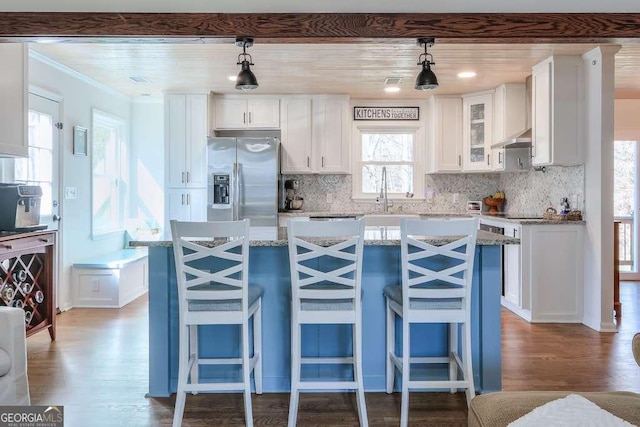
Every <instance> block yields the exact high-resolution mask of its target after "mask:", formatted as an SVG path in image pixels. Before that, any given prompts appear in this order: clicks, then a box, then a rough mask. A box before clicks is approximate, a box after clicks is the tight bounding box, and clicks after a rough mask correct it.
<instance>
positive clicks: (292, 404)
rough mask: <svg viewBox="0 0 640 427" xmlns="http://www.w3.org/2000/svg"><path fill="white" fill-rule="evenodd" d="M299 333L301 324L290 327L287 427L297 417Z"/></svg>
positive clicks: (294, 422)
mask: <svg viewBox="0 0 640 427" xmlns="http://www.w3.org/2000/svg"><path fill="white" fill-rule="evenodd" d="M300 333H301V325H300V324H298V323H296V322H295V321H294V323H293V324H292V327H291V399H290V401H289V427H295V425H296V421H297V419H298V400H299V398H300V390H299V389H298V383H299V382H300V357H301V356H300Z"/></svg>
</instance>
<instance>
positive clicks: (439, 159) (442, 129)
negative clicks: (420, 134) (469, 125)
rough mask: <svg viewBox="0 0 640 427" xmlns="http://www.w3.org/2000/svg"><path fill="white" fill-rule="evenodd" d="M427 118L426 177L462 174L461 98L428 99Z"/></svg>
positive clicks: (435, 97)
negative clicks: (428, 122) (449, 173)
mask: <svg viewBox="0 0 640 427" xmlns="http://www.w3.org/2000/svg"><path fill="white" fill-rule="evenodd" d="M427 117H428V120H429V121H430V124H429V126H427V141H428V147H429V148H428V150H427V173H437V172H460V171H462V150H463V148H462V97H460V96H432V97H431V98H430V99H429V110H428V113H427Z"/></svg>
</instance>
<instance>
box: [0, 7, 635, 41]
mask: <svg viewBox="0 0 640 427" xmlns="http://www.w3.org/2000/svg"><path fill="white" fill-rule="evenodd" d="M242 35H248V36H252V37H254V38H256V39H259V40H260V41H261V42H282V43H284V42H287V43H290V42H303V43H328V42H339V43H343V42H370V41H376V40H377V39H405V40H406V39H415V38H417V37H424V36H429V37H435V38H437V39H438V41H439V42H466V43H468V42H476V43H478V42H479V43H482V42H485V43H531V42H538V43H540V42H556V43H557V42H561V43H568V42H589V43H591V42H594V41H595V42H619V41H624V40H629V39H640V13H605V14H602V13H458V14H454V13H452V14H443V13H414V14H412V13H394V14H385V13H351V14H349V13H345V14H343V13H340V14H338V13H264V14H246V13H241V14H221V13H80V12H77V13H76V12H62V13H58V12H55V13H54V12H51V13H49V12H28V13H27V12H24V13H23V12H5V13H0V40H4V41H34V40H36V39H38V38H58V39H60V40H61V41H66V42H74V41H75V42H77V41H87V40H89V39H90V38H96V39H95V40H93V41H112V42H131V41H134V42H143V41H144V42H160V43H163V42H164V43H167V42H169V43H174V42H180V43H216V42H228V41H230V40H232V39H234V38H235V37H236V36H242Z"/></svg>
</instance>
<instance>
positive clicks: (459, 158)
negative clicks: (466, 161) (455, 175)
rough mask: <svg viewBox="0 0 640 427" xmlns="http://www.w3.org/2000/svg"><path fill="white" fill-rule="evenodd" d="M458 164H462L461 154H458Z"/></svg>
mask: <svg viewBox="0 0 640 427" xmlns="http://www.w3.org/2000/svg"><path fill="white" fill-rule="evenodd" d="M458 166H462V156H461V155H460V154H458Z"/></svg>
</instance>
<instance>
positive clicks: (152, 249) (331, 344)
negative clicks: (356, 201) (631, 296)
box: [131, 226, 519, 397]
mask: <svg viewBox="0 0 640 427" xmlns="http://www.w3.org/2000/svg"><path fill="white" fill-rule="evenodd" d="M452 240H455V238H454V237H451V238H438V239H435V238H434V239H428V240H426V241H428V242H429V243H432V244H438V245H440V244H445V243H447V242H448V241H452ZM518 243H519V240H518V239H514V238H509V237H506V236H500V235H496V234H493V233H487V232H484V231H479V232H478V239H477V248H476V255H475V263H474V276H473V290H472V303H471V304H472V313H471V319H472V325H473V326H472V331H473V332H472V354H473V362H474V363H473V368H474V377H475V378H474V379H475V384H476V389H477V390H478V391H479V392H483V393H486V392H491V391H497V390H500V389H501V362H502V357H501V325H500V295H501V251H500V248H501V245H505V244H518ZM131 244H132V246H148V247H149V394H148V395H149V396H151V397H162V396H169V395H170V394H172V393H175V391H176V383H177V376H178V368H177V356H178V293H177V280H176V272H175V266H174V260H173V248H172V242H171V241H170V240H161V241H153V242H147V241H133V242H131ZM250 245H251V248H250V253H249V281H250V282H251V283H255V284H259V285H261V286H262V287H263V288H264V289H265V292H264V296H263V301H262V310H263V316H262V317H263V326H262V339H263V387H264V391H265V392H288V391H289V389H290V353H291V350H290V324H291V322H290V315H291V302H290V298H291V289H290V288H291V281H290V272H289V254H288V248H287V240H286V228H283V227H252V229H251V244H250ZM364 245H365V246H364V261H363V262H364V264H363V269H362V275H363V276H362V287H363V302H362V306H363V325H364V327H363V347H364V351H363V354H364V359H363V364H364V384H365V389H366V390H367V391H383V390H384V389H385V300H384V297H383V294H382V290H383V288H384V287H385V286H387V285H394V284H398V285H399V284H400V280H401V279H400V277H401V273H400V228H399V227H397V226H387V227H381V226H376V227H366V230H365V243H364ZM348 328H349V327H348V326H345V325H309V326H305V329H304V332H303V340H302V345H303V354H304V355H305V356H313V355H323V356H328V355H335V354H339V353H344V352H349V351H350V337H351V333H350V329H348ZM412 333H413V334H419V335H420V336H422V337H423V339H414V340H412V344H413V345H412V353H413V354H422V355H425V356H429V355H443V354H445V352H446V347H445V345H446V342H447V340H446V337H447V328H446V325H438V324H433V325H417V326H414V327H413V328H412ZM397 336H398V337H399V338H400V337H401V336H402V334H397ZM199 337H200V352H201V354H202V355H206V356H209V357H216V356H217V357H220V356H230V355H236V356H237V355H238V349H239V338H240V337H239V328H237V327H233V326H202V327H200V330H199ZM423 374H424V376H425V377H426V376H429V377H433V375H445V376H446V375H447V369H443V370H442V372H435V373H434V372H432V371H431V370H429V371H426V370H425V371H424V373H423ZM347 375H350V371H349V368H346V367H342V366H327V365H324V366H317V365H311V366H306V367H305V368H304V370H303V379H305V378H313V377H322V378H324V379H330V378H332V377H334V378H342V377H344V376H347ZM200 377H201V378H207V379H210V380H211V381H221V380H223V379H224V380H226V381H229V380H234V378H235V379H238V378H240V369H239V368H238V367H235V366H203V367H201V368H200Z"/></svg>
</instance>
